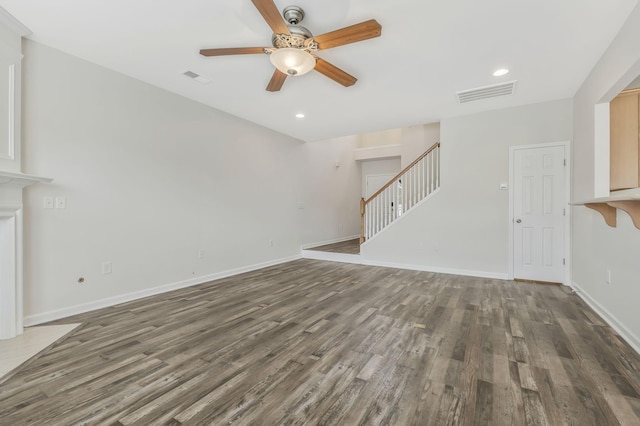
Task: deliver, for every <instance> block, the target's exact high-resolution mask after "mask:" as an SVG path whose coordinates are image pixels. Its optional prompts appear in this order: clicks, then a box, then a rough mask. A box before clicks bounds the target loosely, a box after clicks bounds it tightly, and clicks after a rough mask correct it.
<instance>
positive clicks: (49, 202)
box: [42, 197, 53, 209]
mask: <svg viewBox="0 0 640 426" xmlns="http://www.w3.org/2000/svg"><path fill="white" fill-rule="evenodd" d="M42 208H45V209H52V208H53V197H44V201H43V204H42Z"/></svg>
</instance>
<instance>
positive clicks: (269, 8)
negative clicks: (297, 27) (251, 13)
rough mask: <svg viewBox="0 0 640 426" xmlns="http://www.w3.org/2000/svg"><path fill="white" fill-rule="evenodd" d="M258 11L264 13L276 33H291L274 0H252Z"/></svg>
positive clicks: (265, 18)
mask: <svg viewBox="0 0 640 426" xmlns="http://www.w3.org/2000/svg"><path fill="white" fill-rule="evenodd" d="M251 2H252V3H253V4H254V6H255V7H256V9H258V12H260V14H261V15H262V17H263V18H264V20H265V21H267V24H268V25H269V27H271V30H272V31H273V33H274V34H287V35H290V34H291V33H290V32H289V27H287V23H286V22H285V21H284V19H283V18H282V16H281V15H280V11H279V10H278V7H277V6H276V4H275V3H274V2H273V0H251Z"/></svg>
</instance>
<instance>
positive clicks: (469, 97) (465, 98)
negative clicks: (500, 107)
mask: <svg viewBox="0 0 640 426" xmlns="http://www.w3.org/2000/svg"><path fill="white" fill-rule="evenodd" d="M516 83H517V81H516V80H514V81H508V82H506V83H500V84H492V85H491V86H484V87H478V88H476V89H469V90H461V91H459V92H456V93H457V95H458V102H459V103H461V104H464V103H467V102H472V101H478V100H480V99H488V98H497V97H498V96H505V95H513V93H514V92H515V90H516Z"/></svg>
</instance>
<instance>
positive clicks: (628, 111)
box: [610, 89, 640, 191]
mask: <svg viewBox="0 0 640 426" xmlns="http://www.w3.org/2000/svg"><path fill="white" fill-rule="evenodd" d="M610 119H611V121H610V129H611V134H610V165H611V168H610V188H611V190H612V191H616V190H620V189H630V188H638V187H640V148H639V147H640V90H639V89H633V90H626V91H624V92H622V93H620V94H619V95H618V96H617V97H616V98H615V99H614V100H612V101H611V104H610Z"/></svg>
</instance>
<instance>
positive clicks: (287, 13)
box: [282, 6, 304, 25]
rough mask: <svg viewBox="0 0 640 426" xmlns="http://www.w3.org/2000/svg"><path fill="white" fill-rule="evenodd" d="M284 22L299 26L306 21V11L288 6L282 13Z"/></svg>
mask: <svg viewBox="0 0 640 426" xmlns="http://www.w3.org/2000/svg"><path fill="white" fill-rule="evenodd" d="M282 16H283V17H284V20H285V21H287V22H288V23H289V24H291V25H298V24H299V23H300V22H302V20H303V19H304V10H302V8H301V7H298V6H287V7H285V8H284V10H283V11H282Z"/></svg>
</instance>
